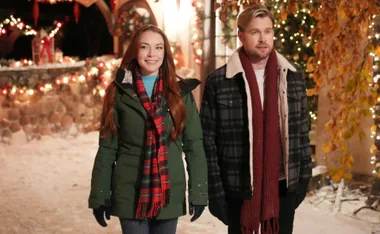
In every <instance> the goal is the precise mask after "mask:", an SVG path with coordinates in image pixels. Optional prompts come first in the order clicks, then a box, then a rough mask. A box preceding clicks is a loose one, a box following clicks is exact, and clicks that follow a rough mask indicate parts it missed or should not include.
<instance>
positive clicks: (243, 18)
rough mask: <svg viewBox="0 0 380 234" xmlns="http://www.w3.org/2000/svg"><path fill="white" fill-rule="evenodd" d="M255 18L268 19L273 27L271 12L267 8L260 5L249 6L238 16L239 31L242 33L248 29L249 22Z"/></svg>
mask: <svg viewBox="0 0 380 234" xmlns="http://www.w3.org/2000/svg"><path fill="white" fill-rule="evenodd" d="M257 17H260V18H264V17H269V18H270V19H271V20H272V23H273V27H274V16H273V14H272V12H270V11H269V10H268V8H267V7H266V6H264V5H262V4H253V5H249V6H248V7H247V8H245V9H244V10H243V11H242V12H241V13H240V14H239V15H238V17H237V25H238V29H239V31H241V32H244V30H245V29H246V28H247V27H248V25H249V23H250V22H251V20H252V19H253V18H257Z"/></svg>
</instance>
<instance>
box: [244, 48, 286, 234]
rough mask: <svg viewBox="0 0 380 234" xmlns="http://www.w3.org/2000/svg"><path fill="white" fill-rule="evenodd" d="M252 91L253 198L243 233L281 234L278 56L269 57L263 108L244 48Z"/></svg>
mask: <svg viewBox="0 0 380 234" xmlns="http://www.w3.org/2000/svg"><path fill="white" fill-rule="evenodd" d="M239 57H240V61H241V63H242V66H243V69H244V72H245V75H246V77H247V81H248V84H249V89H250V91H251V100H252V102H251V105H252V120H251V121H252V129H254V131H253V132H252V133H253V139H252V142H253V143H252V149H251V150H252V151H253V152H252V153H253V162H252V163H253V164H252V165H253V166H252V167H253V168H251V169H250V170H252V173H253V178H251V179H253V195H252V199H251V200H245V201H244V203H243V207H242V210H241V217H240V223H241V226H242V233H243V234H252V233H253V231H255V233H258V231H259V227H260V225H261V228H260V229H261V234H277V233H278V232H279V224H278V218H279V210H280V204H279V203H280V201H279V194H278V176H279V169H280V157H281V140H280V126H279V115H278V88H277V77H278V76H277V71H278V70H277V56H276V51H274V50H273V51H272V52H271V53H270V55H269V58H268V61H267V65H266V67H265V82H264V106H263V108H262V107H261V102H260V94H259V88H258V85H257V82H256V76H255V72H254V70H253V67H252V64H251V61H250V60H249V58H248V55H247V54H246V52H245V51H244V49H243V48H241V49H240V50H239Z"/></svg>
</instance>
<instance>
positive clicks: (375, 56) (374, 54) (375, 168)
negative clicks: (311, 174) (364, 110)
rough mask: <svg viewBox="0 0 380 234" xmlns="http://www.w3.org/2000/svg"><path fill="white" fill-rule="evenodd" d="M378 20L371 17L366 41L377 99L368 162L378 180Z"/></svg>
mask: <svg viewBox="0 0 380 234" xmlns="http://www.w3.org/2000/svg"><path fill="white" fill-rule="evenodd" d="M379 20H380V18H379V17H377V16H373V22H372V23H371V24H370V26H369V28H370V30H371V31H372V32H373V33H372V35H374V36H369V37H368V39H370V40H372V41H373V45H374V48H376V49H375V51H374V52H372V53H371V54H370V55H371V56H372V57H373V66H372V69H373V74H372V76H373V85H374V87H375V88H376V89H377V99H376V104H375V106H374V107H373V108H371V111H372V114H373V115H372V117H373V119H374V125H373V126H372V128H371V137H372V138H373V139H374V144H373V145H372V146H371V148H370V152H371V154H373V155H372V156H371V159H370V162H371V164H372V165H373V171H372V173H373V174H374V175H377V177H378V178H379V179H380V79H379V78H380V57H379V54H380V53H379V52H378V50H380V23H379Z"/></svg>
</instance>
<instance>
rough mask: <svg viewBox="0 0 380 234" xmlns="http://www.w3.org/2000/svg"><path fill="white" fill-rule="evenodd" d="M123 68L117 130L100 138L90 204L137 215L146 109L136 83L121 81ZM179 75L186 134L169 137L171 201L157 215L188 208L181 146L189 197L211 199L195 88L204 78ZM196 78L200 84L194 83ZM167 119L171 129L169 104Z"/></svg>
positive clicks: (196, 201)
mask: <svg viewBox="0 0 380 234" xmlns="http://www.w3.org/2000/svg"><path fill="white" fill-rule="evenodd" d="M123 78H124V71H123V70H119V71H118V73H117V75H116V79H115V82H116V84H117V87H118V89H117V92H116V95H115V96H116V97H115V98H116V101H115V106H114V113H115V120H116V123H119V128H118V136H116V135H114V134H111V135H110V136H108V137H106V138H99V149H98V152H97V154H96V157H95V162H94V167H93V171H92V179H91V192H90V197H89V207H90V208H97V207H99V206H101V205H105V206H111V214H112V215H114V216H118V217H120V218H130V219H133V218H134V217H135V214H136V207H137V202H138V197H139V192H140V185H139V183H140V181H141V176H142V166H143V159H144V148H145V135H146V127H145V122H146V118H147V113H146V111H145V109H144V107H143V106H142V105H141V102H140V100H139V98H138V96H137V94H136V92H135V91H134V89H133V85H132V84H131V83H122V82H123ZM186 81H187V82H184V81H179V84H180V87H181V94H182V96H183V102H184V104H185V107H186V111H187V120H186V123H185V128H184V132H183V135H182V136H181V137H178V138H177V140H176V142H173V141H171V140H168V168H169V175H170V182H171V191H170V203H169V205H167V206H166V207H164V208H162V209H161V210H160V212H159V214H158V216H157V219H172V218H176V217H179V216H182V215H185V214H186V199H185V190H186V179H185V170H184V163H183V157H182V152H184V153H185V156H186V157H185V159H186V163H187V171H188V174H189V179H188V189H189V190H188V191H189V200H188V201H189V202H191V203H192V204H193V205H207V199H208V194H207V189H208V185H207V162H206V158H205V153H204V150H203V142H202V129H201V124H200V119H199V116H198V111H197V108H196V104H195V101H194V98H193V96H192V93H191V91H192V89H194V88H195V87H196V86H197V85H198V84H199V81H198V80H196V79H190V80H189V81H188V80H186ZM195 83H196V84H195ZM163 105H164V106H163V108H164V110H165V117H164V124H165V126H167V132H170V129H171V128H172V127H173V120H172V118H171V115H170V112H169V109H168V108H167V107H165V104H163Z"/></svg>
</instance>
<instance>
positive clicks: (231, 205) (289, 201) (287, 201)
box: [227, 180, 295, 234]
mask: <svg viewBox="0 0 380 234" xmlns="http://www.w3.org/2000/svg"><path fill="white" fill-rule="evenodd" d="M279 195H280V218H279V220H278V221H279V224H280V232H279V234H292V233H293V222H294V211H295V210H294V205H295V204H294V203H295V197H294V195H293V194H291V193H287V189H286V181H285V180H282V181H280V182H279ZM227 202H228V234H241V226H240V210H241V207H242V205H243V201H242V200H237V199H233V198H227Z"/></svg>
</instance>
